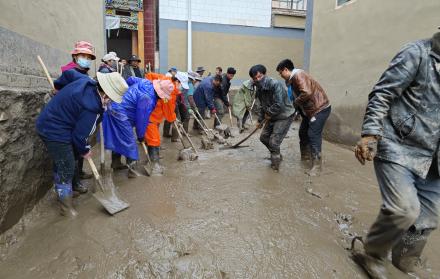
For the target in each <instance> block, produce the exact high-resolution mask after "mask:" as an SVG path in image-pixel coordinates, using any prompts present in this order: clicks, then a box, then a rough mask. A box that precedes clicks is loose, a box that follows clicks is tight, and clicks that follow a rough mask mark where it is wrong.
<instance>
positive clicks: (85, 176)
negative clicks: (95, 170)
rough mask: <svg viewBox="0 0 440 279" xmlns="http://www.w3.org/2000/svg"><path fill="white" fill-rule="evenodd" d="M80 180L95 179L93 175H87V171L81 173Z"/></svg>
mask: <svg viewBox="0 0 440 279" xmlns="http://www.w3.org/2000/svg"><path fill="white" fill-rule="evenodd" d="M79 178H81V179H91V178H93V174H91V173H87V172H85V171H81V172H80V173H79Z"/></svg>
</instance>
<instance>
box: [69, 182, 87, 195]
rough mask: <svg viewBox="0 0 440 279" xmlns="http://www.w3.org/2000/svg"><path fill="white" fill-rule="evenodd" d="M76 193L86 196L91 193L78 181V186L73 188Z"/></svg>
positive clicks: (75, 185)
mask: <svg viewBox="0 0 440 279" xmlns="http://www.w3.org/2000/svg"><path fill="white" fill-rule="evenodd" d="M72 189H73V191H74V192H78V193H79V194H85V193H87V192H88V191H89V188H88V187H87V186H86V185H84V184H82V183H81V181H78V182H77V183H76V184H74V185H73V187H72Z"/></svg>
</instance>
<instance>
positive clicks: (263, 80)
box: [255, 77, 266, 88]
mask: <svg viewBox="0 0 440 279" xmlns="http://www.w3.org/2000/svg"><path fill="white" fill-rule="evenodd" d="M265 83H266V77H263V78H262V79H260V80H259V81H256V82H255V85H256V86H257V87H258V88H263V87H264V84H265Z"/></svg>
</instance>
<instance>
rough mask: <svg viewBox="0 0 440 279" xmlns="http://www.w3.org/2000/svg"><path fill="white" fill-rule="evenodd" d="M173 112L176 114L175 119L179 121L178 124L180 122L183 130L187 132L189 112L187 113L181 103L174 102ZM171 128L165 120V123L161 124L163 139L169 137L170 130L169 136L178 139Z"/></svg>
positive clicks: (170, 124)
mask: <svg viewBox="0 0 440 279" xmlns="http://www.w3.org/2000/svg"><path fill="white" fill-rule="evenodd" d="M174 112H175V113H176V118H177V119H179V120H180V122H182V124H183V127H184V128H185V131H187V132H188V125H189V119H190V115H189V112H188V109H187V108H186V106H185V105H184V104H183V103H182V102H180V101H177V102H176V109H175V110H174ZM172 126H173V125H172V123H170V122H168V121H166V120H165V122H164V124H163V135H164V136H165V137H170V131H171V129H172V134H171V136H172V137H173V138H177V137H178V134H177V131H176V130H175V128H174V127H172Z"/></svg>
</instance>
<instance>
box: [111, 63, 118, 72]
mask: <svg viewBox="0 0 440 279" xmlns="http://www.w3.org/2000/svg"><path fill="white" fill-rule="evenodd" d="M116 65H117V63H116V61H113V62H111V63H110V67H112V68H113V69H115V70H116Z"/></svg>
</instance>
